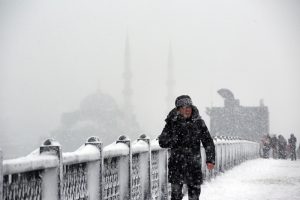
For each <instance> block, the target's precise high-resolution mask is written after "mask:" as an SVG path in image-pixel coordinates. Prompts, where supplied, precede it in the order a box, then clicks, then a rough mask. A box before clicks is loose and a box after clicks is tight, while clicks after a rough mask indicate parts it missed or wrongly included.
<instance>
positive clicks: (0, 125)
mask: <svg viewBox="0 0 300 200" xmlns="http://www.w3.org/2000/svg"><path fill="white" fill-rule="evenodd" d="M299 35H300V2H299V1H297V0H227V1H223V0H209V1H208V0H206V1H199V0H188V1H180V0H151V1H150V0H100V1H88V2H86V1H85V2H83V1H37V0H36V1H32V0H28V1H21V0H20V1H5V0H2V1H0V148H2V149H3V151H4V157H5V158H11V157H15V156H21V155H26V154H27V153H29V152H31V151H32V150H33V149H34V148H36V147H38V146H39V145H40V143H41V142H42V141H43V139H45V138H47V137H52V136H55V135H56V136H57V135H64V134H65V138H63V137H62V139H63V140H66V141H67V140H68V138H69V139H70V137H69V136H68V135H67V134H66V133H64V130H67V128H66V127H65V125H66V124H68V122H69V124H70V123H71V124H72V123H73V124H74V123H75V121H76V120H79V119H80V117H82V115H81V114H76V113H87V114H86V116H88V118H89V119H91V120H92V121H93V122H95V121H101V122H104V121H105V122H107V124H106V125H105V129H101V128H99V127H98V128H94V129H93V128H92V129H89V132H88V133H87V134H88V135H98V136H99V137H100V139H101V140H103V141H105V140H106V138H107V137H109V135H110V134H111V133H114V134H115V135H116V137H115V139H117V136H119V135H121V134H127V135H129V136H130V137H131V138H132V136H136V137H135V138H132V139H136V138H137V137H138V135H140V134H141V133H146V134H147V135H149V136H151V137H152V138H155V137H156V136H157V135H158V134H160V133H161V130H162V128H163V126H164V124H165V123H164V119H165V117H166V115H167V111H168V110H170V109H172V108H173V107H174V102H173V101H172V102H170V101H169V102H168V103H167V102H166V98H167V93H168V91H167V84H166V82H167V79H168V65H169V64H170V62H171V63H172V66H173V79H174V81H175V83H174V93H173V96H174V100H175V97H176V96H178V95H181V94H188V95H190V96H191V97H192V99H193V102H194V104H195V105H196V106H197V107H198V108H199V110H200V114H201V115H202V117H203V118H204V120H205V121H206V123H207V124H208V126H209V117H208V116H207V115H206V113H205V110H206V107H211V106H223V99H222V98H221V97H220V96H219V95H218V94H217V90H218V89H220V88H228V89H230V90H231V91H232V92H233V93H234V95H235V97H236V98H237V99H240V102H241V105H244V106H258V105H259V100H260V99H264V103H265V105H266V106H268V107H269V111H270V133H271V134H277V135H278V134H282V135H284V136H285V137H286V138H287V137H289V135H290V133H294V134H295V136H296V137H297V138H298V140H300V123H299V119H300V114H299V111H300V103H299V102H300V93H299V85H300V37H299ZM126 41H127V42H128V43H127V44H128V46H127V47H128V49H127V50H128V51H127V53H128V52H129V56H128V57H129V58H130V69H131V75H132V79H131V89H132V97H131V99H132V105H133V106H132V108H130V109H129V110H126V109H124V107H123V105H124V95H123V93H122V91H123V90H124V78H123V73H124V71H125V66H126V56H125V55H126ZM170 52H171V55H172V56H170ZM91 99H92V100H91ZM97 99H105V100H104V101H101V103H100V104H99V105H98V104H97V103H96V104H97V105H95V102H98V101H97ZM93 106H96V107H97V106H98V107H97V108H101V109H99V110H97V111H96V112H95V113H94V114H93V113H92V111H93V110H94V108H95V107H93ZM85 111H86V112H85ZM128 113H130V117H128V116H126V115H127V114H128ZM70 115H71V117H66V116H70ZM74 116H75V117H74ZM76 116H77V117H76ZM74 118H75V119H74ZM110 119H111V120H110ZM77 125H78V124H76V126H77ZM78 126H80V127H82V126H86V123H83V124H82V123H81V124H79V125H78ZM80 127H79V129H78V127H77V129H76V130H77V134H79V135H80V130H81V129H80ZM89 127H90V126H89ZM107 127H111V130H107ZM72 128H74V127H72ZM100 129H101V130H106V131H107V134H106V132H105V131H104V132H105V134H104V132H102V133H101V134H98V133H97V131H98V130H100ZM68 130H69V129H68ZM83 130H84V129H83ZM82 138H83V139H82V142H81V143H80V144H83V143H84V141H85V139H87V137H86V136H85V135H84V134H82ZM62 139H61V140H62ZM66 141H60V142H61V143H64V142H66ZM80 144H78V147H79V145H80ZM72 148H73V149H71V150H75V149H76V148H75V147H72ZM12 152H14V153H12Z"/></svg>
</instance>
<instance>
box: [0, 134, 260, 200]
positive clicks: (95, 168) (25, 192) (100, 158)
mask: <svg viewBox="0 0 300 200" xmlns="http://www.w3.org/2000/svg"><path fill="white" fill-rule="evenodd" d="M214 143H215V148H216V165H215V168H214V169H213V170H211V171H208V170H207V168H206V163H205V151H204V148H203V147H202V146H201V154H202V171H203V178H204V179H205V180H208V179H210V178H212V177H214V176H216V175H217V174H218V173H221V172H224V171H226V170H227V169H229V168H232V167H233V166H235V165H238V164H240V163H241V162H243V161H245V160H248V159H254V158H257V157H258V156H259V144H258V143H256V142H251V141H247V140H241V139H238V138H233V137H215V138H214ZM168 156H169V154H168V150H167V149H162V148H160V147H159V145H158V141H157V140H150V139H149V138H148V137H147V136H145V135H141V136H140V137H139V138H138V139H137V140H135V141H133V142H131V141H130V140H129V139H128V138H127V137H125V136H121V137H120V138H119V139H118V140H117V141H116V142H114V143H113V144H110V145H108V146H106V147H104V148H103V145H102V143H101V142H100V140H99V138H97V137H90V138H89V139H88V140H87V142H86V143H85V144H84V145H82V146H81V147H80V148H79V149H78V150H76V151H74V152H67V153H63V152H62V149H61V146H60V145H59V143H58V142H56V141H54V140H51V139H48V140H46V141H45V142H44V143H43V145H41V146H40V148H39V149H37V150H36V151H34V152H33V153H32V154H30V155H28V156H26V157H22V158H17V159H11V160H3V159H2V152H1V150H0V200H15V199H18V200H19V199H20V200H23V199H24V200H25V199H26V200H27V199H29V200H30V199H34V200H41V199H43V200H73V199H74V200H75V199H81V200H84V199H86V200H87V199H88V200H102V199H103V200H116V199H122V200H123V199H124V200H150V199H151V200H152V199H155V200H158V199H169V197H170V185H169V184H168V177H167V174H168V167H167V165H168Z"/></svg>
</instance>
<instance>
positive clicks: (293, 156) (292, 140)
mask: <svg viewBox="0 0 300 200" xmlns="http://www.w3.org/2000/svg"><path fill="white" fill-rule="evenodd" d="M296 143H297V138H296V137H295V136H294V134H293V133H292V134H291V137H290V139H289V146H290V153H291V160H296V159H297V158H296Z"/></svg>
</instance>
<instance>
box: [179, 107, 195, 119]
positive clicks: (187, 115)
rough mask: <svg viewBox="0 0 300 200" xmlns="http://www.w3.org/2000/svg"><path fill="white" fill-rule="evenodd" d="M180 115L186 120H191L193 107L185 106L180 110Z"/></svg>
mask: <svg viewBox="0 0 300 200" xmlns="http://www.w3.org/2000/svg"><path fill="white" fill-rule="evenodd" d="M179 113H180V114H181V115H182V116H183V117H184V118H185V119H187V118H190V117H191V116H192V107H191V106H183V107H180V108H179Z"/></svg>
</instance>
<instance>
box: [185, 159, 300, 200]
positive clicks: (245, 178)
mask: <svg viewBox="0 0 300 200" xmlns="http://www.w3.org/2000/svg"><path fill="white" fill-rule="evenodd" d="M183 199H184V200H188V197H187V196H185V197H184V198H183ZM200 200H300V161H299V160H297V161H290V160H273V159H256V160H251V161H247V162H245V163H243V164H241V165H239V166H236V167H234V168H233V169H231V170H228V171H227V172H226V173H224V174H221V175H219V176H217V177H216V178H214V179H212V180H211V181H210V182H206V183H204V184H203V185H202V192H201V196H200Z"/></svg>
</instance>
